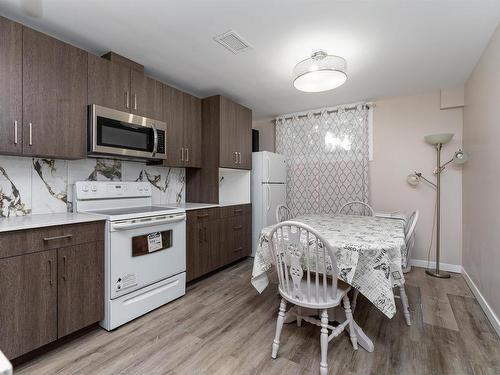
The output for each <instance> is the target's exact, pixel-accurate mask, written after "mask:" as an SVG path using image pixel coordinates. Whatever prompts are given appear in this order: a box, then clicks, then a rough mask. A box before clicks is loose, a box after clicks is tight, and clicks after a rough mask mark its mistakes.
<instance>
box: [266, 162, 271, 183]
mask: <svg viewBox="0 0 500 375" xmlns="http://www.w3.org/2000/svg"><path fill="white" fill-rule="evenodd" d="M266 159H267V182H269V181H270V180H271V160H270V159H269V158H266Z"/></svg>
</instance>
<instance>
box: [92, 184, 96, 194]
mask: <svg viewBox="0 0 500 375" xmlns="http://www.w3.org/2000/svg"><path fill="white" fill-rule="evenodd" d="M91 189H92V192H94V193H95V192H96V191H97V186H96V185H92V188H91Z"/></svg>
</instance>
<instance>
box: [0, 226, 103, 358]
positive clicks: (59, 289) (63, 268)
mask: <svg viewBox="0 0 500 375" xmlns="http://www.w3.org/2000/svg"><path fill="white" fill-rule="evenodd" d="M13 244H17V245H20V244H22V245H20V246H17V245H16V246H13ZM103 293H104V224H103V223H102V222H96V223H85V224H73V225H62V226H55V227H47V228H40V229H32V230H25V231H24V230H23V231H15V232H5V233H0V349H1V350H2V352H3V353H4V354H5V355H6V356H7V358H8V359H14V358H17V357H19V356H21V355H23V354H26V353H28V352H30V351H32V350H34V349H37V348H39V347H41V346H44V345H46V344H48V343H50V342H52V341H55V340H57V339H58V338H61V337H63V336H66V335H68V334H70V333H72V332H75V331H77V330H79V329H81V328H85V327H87V326H89V325H91V324H93V323H96V322H98V321H100V320H102V318H103V316H104V295H103Z"/></svg>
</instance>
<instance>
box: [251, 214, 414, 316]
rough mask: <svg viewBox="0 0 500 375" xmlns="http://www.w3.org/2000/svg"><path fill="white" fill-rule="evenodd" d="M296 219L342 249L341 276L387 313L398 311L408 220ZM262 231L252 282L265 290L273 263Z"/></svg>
mask: <svg viewBox="0 0 500 375" xmlns="http://www.w3.org/2000/svg"><path fill="white" fill-rule="evenodd" d="M292 220H293V221H298V222H301V223H304V224H307V225H309V226H311V227H312V228H314V229H315V230H317V231H318V232H319V233H320V234H321V235H322V236H323V237H324V238H325V239H326V240H327V241H328V242H329V243H330V245H331V246H332V247H333V248H336V249H338V251H337V254H336V257H337V266H338V275H339V278H341V279H342V280H343V281H345V282H346V283H348V284H349V285H351V286H352V287H354V288H356V289H357V290H359V292H360V293H361V294H363V295H364V296H365V297H366V298H367V299H368V300H369V301H371V302H372V303H373V304H374V305H375V306H376V307H377V308H378V309H379V310H380V311H382V312H383V313H384V314H385V315H386V316H388V317H389V318H392V317H393V316H394V314H395V313H396V306H395V303H394V294H393V288H394V287H396V286H400V285H402V284H404V276H403V271H402V268H401V254H402V253H405V241H404V222H403V221H402V220H394V219H388V218H380V217H371V216H355V215H331V214H330V215H302V216H298V217H296V218H294V219H292ZM272 228H273V226H269V227H266V228H264V229H263V230H262V232H261V235H260V239H259V244H258V246H257V251H256V254H255V259H254V264H253V272H252V285H253V286H254V287H255V288H256V289H257V290H258V291H259V293H260V292H262V291H263V290H264V289H265V288H266V287H267V285H268V284H269V280H268V278H267V271H268V270H270V269H271V266H272V256H271V252H270V247H269V246H268V245H269V244H268V241H269V239H268V235H269V234H270V232H271V230H272Z"/></svg>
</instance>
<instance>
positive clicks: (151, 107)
mask: <svg viewBox="0 0 500 375" xmlns="http://www.w3.org/2000/svg"><path fill="white" fill-rule="evenodd" d="M162 86H163V85H162V83H161V82H159V81H156V80H154V79H153V78H149V77H146V76H145V75H144V74H142V73H141V72H138V71H136V70H133V69H132V70H131V82H130V92H131V94H132V96H131V103H130V105H131V113H133V114H135V115H139V116H144V117H149V118H152V119H155V120H161V119H162V118H163V110H162Z"/></svg>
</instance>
